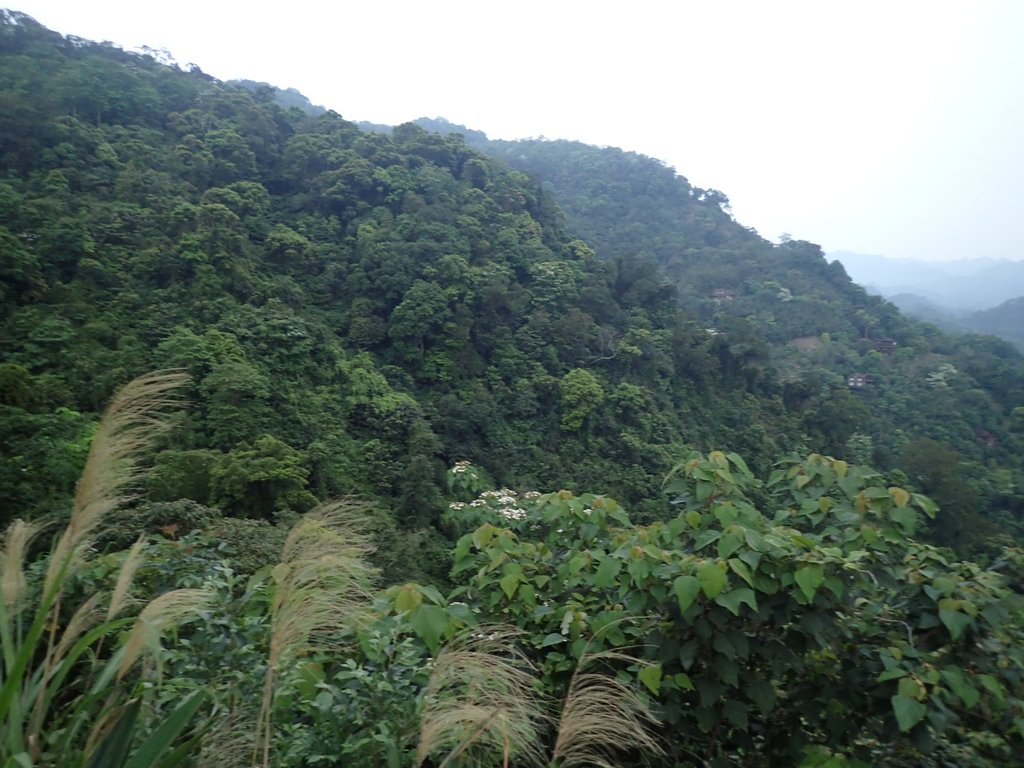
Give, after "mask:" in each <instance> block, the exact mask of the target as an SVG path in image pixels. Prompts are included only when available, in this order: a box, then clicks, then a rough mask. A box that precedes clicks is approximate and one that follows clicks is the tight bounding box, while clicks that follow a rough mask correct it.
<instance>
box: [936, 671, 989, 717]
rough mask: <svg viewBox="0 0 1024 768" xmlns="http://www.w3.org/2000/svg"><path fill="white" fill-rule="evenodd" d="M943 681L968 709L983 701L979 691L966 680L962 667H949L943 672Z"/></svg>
mask: <svg viewBox="0 0 1024 768" xmlns="http://www.w3.org/2000/svg"><path fill="white" fill-rule="evenodd" d="M942 679H943V680H945V681H946V684H947V685H949V687H950V688H951V689H952V691H953V693H955V694H956V695H957V696H958V697H959V698H960V701H962V702H963V703H964V706H966V707H967V708H968V709H971V708H972V707H974V705H975V704H977V703H978V701H979V700H980V699H981V694H980V693H978V691H977V689H976V688H975V687H974V686H972V685H971V684H970V683H968V682H967V681H966V680H965V679H964V673H963V671H962V670H961V669H960V667H947V668H946V669H944V670H942Z"/></svg>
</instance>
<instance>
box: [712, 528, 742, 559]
mask: <svg viewBox="0 0 1024 768" xmlns="http://www.w3.org/2000/svg"><path fill="white" fill-rule="evenodd" d="M742 543H743V534H742V533H736V532H735V531H734V530H731V529H730V530H728V531H726V532H725V533H723V534H722V538H720V539H719V540H718V556H719V557H720V558H722V559H723V560H724V559H726V558H729V557H732V555H733V554H734V553H735V552H736V550H737V549H739V548H740V545H741V544H742Z"/></svg>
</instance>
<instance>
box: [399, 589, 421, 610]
mask: <svg viewBox="0 0 1024 768" xmlns="http://www.w3.org/2000/svg"><path fill="white" fill-rule="evenodd" d="M422 602H423V593H422V592H420V588H419V585H418V584H403V585H402V586H400V587H399V588H398V592H397V593H396V594H395V610H396V611H411V610H412V609H413V608H416V607H417V606H419V604H420V603H422Z"/></svg>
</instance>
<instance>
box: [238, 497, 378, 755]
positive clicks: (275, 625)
mask: <svg viewBox="0 0 1024 768" xmlns="http://www.w3.org/2000/svg"><path fill="white" fill-rule="evenodd" d="M365 517H366V507H365V506H364V505H361V504H359V503H358V502H354V501H351V500H341V501H335V502H330V503H327V504H322V505H320V506H319V507H317V508H316V509H314V510H312V511H311V512H309V513H307V514H306V515H305V516H303V517H302V519H300V520H299V522H297V523H296V524H295V525H294V526H293V527H292V530H291V532H290V533H289V534H288V538H287V539H286V540H285V543H284V548H283V551H282V553H281V562H280V563H278V564H277V565H276V566H275V567H274V569H273V571H272V576H273V589H274V593H273V598H272V600H271V605H270V649H269V654H268V659H267V671H266V677H265V679H264V686H263V698H262V701H261V705H260V713H259V718H258V722H257V727H256V735H255V746H254V750H253V762H254V763H255V762H257V761H261V762H262V764H263V765H264V766H269V765H270V755H271V743H272V740H273V710H274V699H275V697H276V695H277V690H278V685H279V679H280V673H281V671H282V670H283V669H284V667H285V666H286V665H287V664H288V663H289V662H290V661H292V660H294V659H295V658H296V657H297V656H299V655H301V654H304V653H307V652H309V651H310V650H313V649H314V648H331V647H333V646H334V644H335V640H334V638H335V637H336V633H337V630H340V629H344V628H347V627H351V626H352V625H353V624H354V622H356V621H357V620H358V619H359V617H360V616H362V615H363V614H364V612H365V611H366V609H367V608H368V606H369V604H370V591H369V590H370V585H371V584H372V583H373V580H374V578H375V576H376V570H375V569H374V568H373V567H372V566H371V565H370V564H369V559H368V558H369V555H370V554H371V553H372V551H373V547H372V544H371V539H370V536H369V534H368V533H367V531H366V524H365Z"/></svg>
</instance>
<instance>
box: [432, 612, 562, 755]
mask: <svg viewBox="0 0 1024 768" xmlns="http://www.w3.org/2000/svg"><path fill="white" fill-rule="evenodd" d="M520 636H521V632H520V631H519V630H517V629H515V628H513V627H506V626H497V627H476V628H473V629H472V630H468V631H466V632H463V633H462V634H461V635H459V636H457V637H455V638H453V639H452V640H451V641H449V642H448V643H447V644H446V645H445V646H444V647H443V648H442V649H441V651H440V652H439V653H438V655H437V658H436V659H435V660H434V669H433V671H432V672H431V675H430V682H429V683H428V685H427V690H426V695H425V698H424V709H423V717H422V720H421V727H420V741H419V749H418V750H417V752H416V763H417V765H421V764H422V763H423V762H424V761H425V760H427V758H428V757H431V756H433V757H434V760H435V761H438V760H440V762H439V765H440V766H447V765H448V764H450V763H452V762H453V761H455V760H458V759H459V758H461V757H470V758H475V759H479V760H483V761H485V762H489V763H490V762H493V761H494V759H495V756H497V755H500V756H501V762H502V764H503V765H508V764H509V761H510V760H513V759H514V760H515V763H516V764H517V765H544V763H545V758H544V752H543V749H542V746H541V745H542V738H541V731H542V730H543V727H544V725H545V723H546V720H547V718H546V716H545V711H544V704H543V699H542V697H541V696H540V695H539V694H538V693H537V691H536V690H535V688H534V678H533V673H534V671H535V670H534V667H533V665H532V664H530V662H529V660H528V659H527V658H526V657H525V656H524V655H523V654H522V652H521V651H520V650H519V649H518V648H517V646H516V641H517V640H518V639H519V638H520ZM441 755H444V757H443V758H442V757H441Z"/></svg>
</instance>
